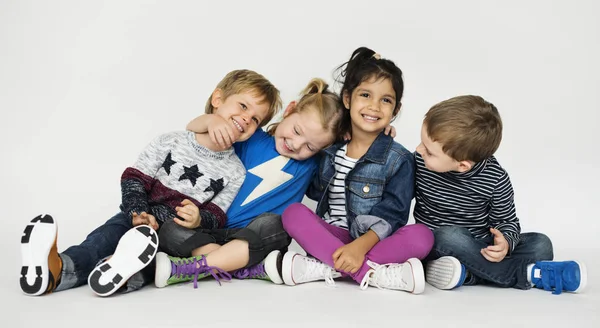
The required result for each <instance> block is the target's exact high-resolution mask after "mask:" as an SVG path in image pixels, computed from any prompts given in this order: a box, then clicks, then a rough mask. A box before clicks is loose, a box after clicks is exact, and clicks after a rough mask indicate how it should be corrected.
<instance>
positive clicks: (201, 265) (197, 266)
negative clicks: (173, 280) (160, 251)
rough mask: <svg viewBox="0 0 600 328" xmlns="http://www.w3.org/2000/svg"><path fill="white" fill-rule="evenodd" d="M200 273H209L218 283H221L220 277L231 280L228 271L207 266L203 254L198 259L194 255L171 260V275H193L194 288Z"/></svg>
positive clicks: (180, 276) (196, 286)
mask: <svg viewBox="0 0 600 328" xmlns="http://www.w3.org/2000/svg"><path fill="white" fill-rule="evenodd" d="M202 273H210V275H211V276H213V278H215V280H217V282H218V283H219V285H221V279H224V280H231V275H230V274H229V272H227V271H223V270H221V269H220V268H217V267H213V266H209V265H208V264H207V263H206V257H205V256H202V257H200V259H198V258H196V257H194V258H192V259H187V258H182V259H179V260H175V261H171V275H172V276H178V277H179V278H182V277H191V276H193V280H194V288H198V276H199V275H200V274H202Z"/></svg>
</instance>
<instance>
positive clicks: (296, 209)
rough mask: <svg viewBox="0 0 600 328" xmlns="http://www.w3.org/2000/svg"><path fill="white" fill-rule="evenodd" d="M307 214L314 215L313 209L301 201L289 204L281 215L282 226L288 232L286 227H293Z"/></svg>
mask: <svg viewBox="0 0 600 328" xmlns="http://www.w3.org/2000/svg"><path fill="white" fill-rule="evenodd" d="M309 214H312V215H315V214H314V213H313V211H311V210H310V209H309V208H308V207H306V205H304V204H302V203H294V204H291V205H290V206H288V207H287V208H286V209H285V210H284V211H283V214H282V215H281V222H282V223H283V228H284V229H285V230H286V231H288V232H289V230H288V229H293V228H294V226H296V225H297V224H298V222H299V221H300V220H302V219H303V218H305V217H306V216H307V215H309Z"/></svg>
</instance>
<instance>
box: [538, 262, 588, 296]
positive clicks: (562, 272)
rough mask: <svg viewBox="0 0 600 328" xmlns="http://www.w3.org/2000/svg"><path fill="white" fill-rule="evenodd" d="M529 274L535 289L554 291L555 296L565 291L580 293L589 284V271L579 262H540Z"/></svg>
mask: <svg viewBox="0 0 600 328" xmlns="http://www.w3.org/2000/svg"><path fill="white" fill-rule="evenodd" d="M529 274H530V275H531V283H532V284H533V285H535V287H537V288H540V289H542V288H543V289H544V290H547V291H552V294H555V295H558V294H560V293H562V291H563V290H564V291H567V292H572V293H578V292H580V291H581V290H583V289H584V288H585V286H586V284H587V269H586V267H585V265H584V264H583V263H581V262H577V261H564V262H558V261H538V262H536V263H535V265H534V266H533V268H532V269H531V272H530V273H529Z"/></svg>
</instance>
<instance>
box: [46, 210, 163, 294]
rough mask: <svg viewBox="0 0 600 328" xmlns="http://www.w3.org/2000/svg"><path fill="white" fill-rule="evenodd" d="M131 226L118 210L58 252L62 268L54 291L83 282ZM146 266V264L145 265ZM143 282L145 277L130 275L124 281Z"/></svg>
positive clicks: (108, 254)
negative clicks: (83, 237) (130, 276)
mask: <svg viewBox="0 0 600 328" xmlns="http://www.w3.org/2000/svg"><path fill="white" fill-rule="evenodd" d="M131 228H133V225H132V222H131V218H130V217H129V216H127V215H126V214H125V213H123V212H119V213H117V214H116V215H115V216H113V217H112V218H110V219H109V220H108V221H106V223H104V224H103V225H101V226H99V227H98V228H96V229H95V230H94V231H92V232H91V233H90V234H89V235H88V236H87V237H86V239H85V240H84V241H83V242H82V243H81V244H79V245H76V246H71V247H69V248H68V249H67V250H65V251H64V252H63V253H61V254H60V258H61V259H62V261H63V269H62V273H61V279H60V283H59V285H58V286H57V287H56V291H61V290H65V289H69V288H73V287H78V286H81V285H85V284H87V279H88V275H89V274H90V272H92V270H93V269H94V268H95V267H96V265H97V264H98V263H99V262H101V261H102V260H104V259H105V258H106V257H108V256H111V255H113V253H114V252H115V249H116V248H117V244H118V243H119V240H120V239H121V237H123V235H124V234H125V233H126V232H127V231H129V229H131ZM148 267H150V266H148ZM148 267H146V268H147V269H148ZM144 270H146V269H144ZM148 270H152V271H153V270H154V269H153V268H150V269H148ZM132 278H133V277H132ZM138 280H139V279H138ZM150 281H152V280H150ZM147 283H148V282H147V281H137V280H136V279H133V280H132V279H130V280H129V281H128V282H127V285H130V284H142V285H144V284H147ZM130 287H131V286H127V289H130ZM139 287H141V286H139Z"/></svg>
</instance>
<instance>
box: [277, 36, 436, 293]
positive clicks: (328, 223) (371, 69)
mask: <svg viewBox="0 0 600 328" xmlns="http://www.w3.org/2000/svg"><path fill="white" fill-rule="evenodd" d="M344 65H345V69H343V71H342V74H341V76H343V77H345V80H344V82H343V86H342V90H341V97H342V100H343V105H344V107H345V108H346V111H345V117H346V118H347V122H349V124H350V128H351V135H352V139H351V140H350V141H349V142H340V143H337V144H335V145H333V146H332V147H330V148H328V149H326V150H325V151H324V153H325V154H324V156H323V157H322V158H321V160H320V163H319V172H318V173H317V175H316V176H315V179H314V180H313V182H312V184H311V186H310V189H309V191H308V193H307V195H308V196H309V197H310V198H312V199H314V200H317V201H318V205H317V212H316V214H315V213H313V212H312V211H311V210H310V209H309V208H308V207H306V206H304V205H302V204H292V205H291V206H290V207H288V208H287V209H286V210H285V211H284V213H283V226H284V228H285V230H286V231H287V232H288V233H289V234H290V236H291V237H292V238H294V239H295V240H296V241H297V242H298V244H300V246H302V248H304V249H305V250H306V252H307V253H309V254H311V255H312V256H314V257H316V259H315V258H312V257H308V256H302V255H300V254H296V253H294V252H288V253H286V254H285V256H284V259H283V267H282V275H283V280H284V282H285V283H286V284H287V285H296V284H299V283H304V282H309V281H315V280H325V281H326V282H327V283H329V284H332V283H333V278H336V277H339V276H340V275H341V274H345V275H348V276H350V277H352V279H354V280H355V281H356V282H358V283H360V284H361V288H363V289H365V288H366V287H368V286H369V285H372V286H377V287H380V288H387V289H396V290H405V291H409V292H412V293H415V294H418V293H421V292H423V289H424V285H425V280H424V274H423V267H422V265H421V261H419V260H418V259H416V258H425V256H426V255H427V254H428V253H429V250H430V249H431V246H432V245H433V234H432V233H431V232H430V231H429V230H428V229H427V227H426V226H424V225H418V224H416V225H411V226H405V225H406V222H407V220H408V214H409V211H410V203H411V200H412V197H413V188H414V160H413V157H412V154H411V153H410V152H409V151H407V150H406V149H405V148H404V147H403V146H402V145H400V144H398V143H396V142H394V140H393V138H392V137H389V136H386V135H385V133H384V132H383V131H384V129H385V128H386V127H387V126H388V125H389V124H390V122H391V121H392V120H393V119H394V118H395V117H396V115H397V114H398V112H399V111H400V107H401V102H400V100H401V98H402V93H403V89H404V84H403V81H402V71H401V70H400V69H399V68H398V67H397V66H396V65H395V64H394V63H393V62H392V61H390V60H387V59H381V58H380V57H379V55H378V54H376V53H375V52H373V51H372V50H370V49H368V48H358V49H357V50H355V51H354V53H353V54H352V56H351V58H350V60H349V61H348V62H347V63H345V64H344ZM344 65H342V66H340V68H343V67H344Z"/></svg>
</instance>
